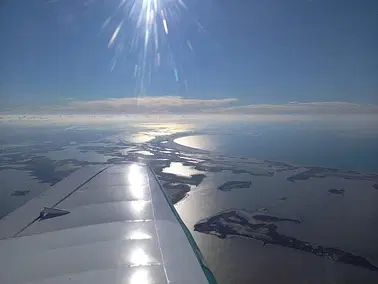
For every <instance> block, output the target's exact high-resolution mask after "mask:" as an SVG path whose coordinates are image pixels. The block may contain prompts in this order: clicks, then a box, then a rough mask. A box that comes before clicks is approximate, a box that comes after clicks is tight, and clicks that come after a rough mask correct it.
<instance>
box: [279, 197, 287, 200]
mask: <svg viewBox="0 0 378 284" xmlns="http://www.w3.org/2000/svg"><path fill="white" fill-rule="evenodd" d="M278 200H281V201H285V200H287V197H281V198H279V199H278Z"/></svg>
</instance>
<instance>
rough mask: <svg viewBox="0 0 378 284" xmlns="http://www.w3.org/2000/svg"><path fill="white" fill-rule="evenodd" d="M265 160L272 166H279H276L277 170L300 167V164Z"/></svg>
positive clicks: (289, 169) (282, 170)
mask: <svg viewBox="0 0 378 284" xmlns="http://www.w3.org/2000/svg"><path fill="white" fill-rule="evenodd" d="M264 162H265V163H268V164H269V165H270V167H279V168H276V171H277V172H284V171H292V170H296V169H299V168H300V167H299V166H294V165H289V164H286V163H283V162H275V161H270V160H264Z"/></svg>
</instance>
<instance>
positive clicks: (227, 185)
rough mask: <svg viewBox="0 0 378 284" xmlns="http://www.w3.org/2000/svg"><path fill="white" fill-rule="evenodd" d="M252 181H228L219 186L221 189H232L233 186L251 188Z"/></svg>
mask: <svg viewBox="0 0 378 284" xmlns="http://www.w3.org/2000/svg"><path fill="white" fill-rule="evenodd" d="M251 185H252V181H228V182H225V183H224V184H222V185H221V186H219V187H218V189H219V190H221V191H231V189H233V188H249V187H251Z"/></svg>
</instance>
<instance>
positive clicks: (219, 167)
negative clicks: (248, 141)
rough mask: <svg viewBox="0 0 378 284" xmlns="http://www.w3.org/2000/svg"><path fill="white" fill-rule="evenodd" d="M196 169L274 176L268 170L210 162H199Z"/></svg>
mask: <svg viewBox="0 0 378 284" xmlns="http://www.w3.org/2000/svg"><path fill="white" fill-rule="evenodd" d="M194 168H195V169H196V170H199V171H204V172H212V173H219V172H222V171H231V172H232V173H233V174H249V175H251V176H266V177H272V176H274V173H273V172H266V173H260V172H253V171H249V170H244V169H235V167H232V166H226V165H214V166H213V165H209V164H201V163H199V164H197V165H195V166H194Z"/></svg>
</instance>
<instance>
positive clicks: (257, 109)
mask: <svg viewBox="0 0 378 284" xmlns="http://www.w3.org/2000/svg"><path fill="white" fill-rule="evenodd" d="M216 111H217V112H218V113H219V112H221V113H224V114H251V115H254V114H378V105H371V104H364V105H363V104H356V103H348V102H309V103H300V102H290V103H288V104H280V105H278V104H252V105H241V106H233V107H224V108H220V109H218V110H216Z"/></svg>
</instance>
